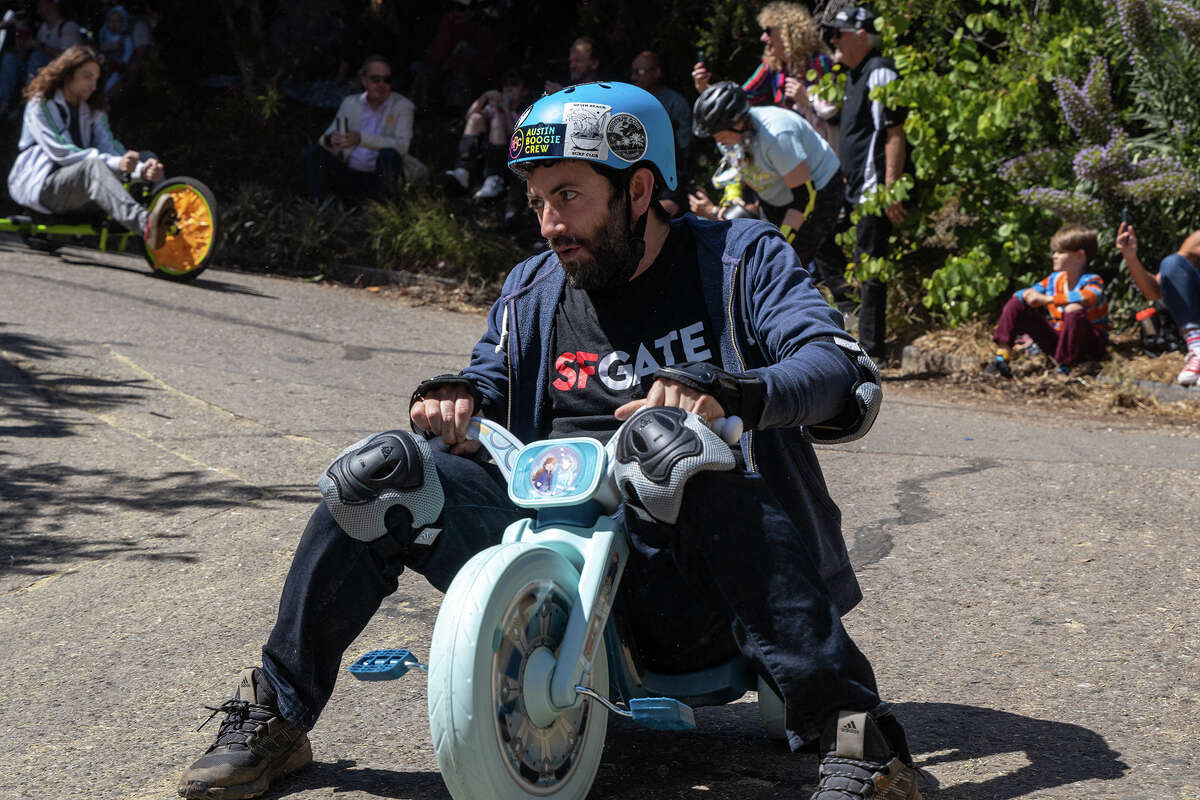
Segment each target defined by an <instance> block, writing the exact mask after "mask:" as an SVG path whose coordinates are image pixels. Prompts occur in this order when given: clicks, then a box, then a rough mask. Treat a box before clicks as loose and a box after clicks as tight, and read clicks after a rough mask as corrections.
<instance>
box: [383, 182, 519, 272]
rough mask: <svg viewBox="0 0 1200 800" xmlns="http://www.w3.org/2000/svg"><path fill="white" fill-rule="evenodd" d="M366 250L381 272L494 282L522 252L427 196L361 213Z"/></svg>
mask: <svg viewBox="0 0 1200 800" xmlns="http://www.w3.org/2000/svg"><path fill="white" fill-rule="evenodd" d="M365 216H366V226H367V230H368V231H369V234H368V238H369V248H370V252H371V253H372V255H373V256H374V261H375V262H376V263H377V264H378V265H379V266H380V267H384V268H387V269H406V270H426V271H434V272H436V273H438V274H442V275H450V276H453V277H458V278H465V277H468V276H477V277H483V278H489V279H490V278H496V277H499V276H503V275H504V274H505V273H506V272H508V270H510V269H512V267H513V266H514V265H515V264H516V263H517V262H519V261H521V260H522V259H524V258H525V257H526V256H527V255H528V253H526V252H525V251H523V250H522V249H521V248H520V247H518V246H517V245H515V244H513V243H512V242H511V241H509V240H508V239H506V238H504V237H502V236H499V235H496V234H493V233H489V232H487V231H484V230H482V229H481V228H480V227H479V226H478V225H476V224H474V223H472V222H471V221H469V220H467V219H466V218H464V217H463V216H462V215H461V214H458V213H455V212H454V211H453V210H452V209H451V208H450V206H449V204H447V203H446V201H445V200H444V199H443V198H441V197H439V196H437V195H436V194H434V193H432V192H415V193H406V194H405V195H404V196H403V197H401V198H398V199H396V200H393V201H391V202H388V203H372V204H369V205H368V206H367V207H366V209H365Z"/></svg>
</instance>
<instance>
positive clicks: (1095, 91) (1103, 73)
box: [1083, 56, 1116, 125]
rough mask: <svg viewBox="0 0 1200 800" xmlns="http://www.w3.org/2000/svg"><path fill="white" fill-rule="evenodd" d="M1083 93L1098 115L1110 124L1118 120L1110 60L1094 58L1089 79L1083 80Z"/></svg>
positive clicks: (1089, 71)
mask: <svg viewBox="0 0 1200 800" xmlns="http://www.w3.org/2000/svg"><path fill="white" fill-rule="evenodd" d="M1083 95H1084V97H1086V98H1087V101H1088V104H1089V105H1090V106H1091V107H1092V112H1093V113H1094V114H1095V115H1096V116H1097V117H1099V118H1100V119H1102V120H1103V121H1104V122H1105V123H1106V124H1108V125H1112V124H1113V123H1115V122H1116V114H1114V113H1113V102H1112V81H1110V80H1109V79H1108V62H1107V61H1105V60H1104V59H1103V58H1101V57H1100V56H1096V57H1095V58H1093V59H1092V66H1091V69H1089V70H1088V76H1087V80H1085V81H1084V82H1083Z"/></svg>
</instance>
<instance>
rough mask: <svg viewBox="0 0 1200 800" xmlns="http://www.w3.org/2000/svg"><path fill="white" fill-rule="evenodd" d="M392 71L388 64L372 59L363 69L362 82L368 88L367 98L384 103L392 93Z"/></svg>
mask: <svg viewBox="0 0 1200 800" xmlns="http://www.w3.org/2000/svg"><path fill="white" fill-rule="evenodd" d="M391 80H392V71H391V69H389V68H388V65H387V64H383V63H381V62H379V61H372V62H371V63H370V64H367V67H366V69H365V70H364V71H363V76H362V84H363V88H364V89H366V90H367V100H369V101H370V102H371V103H376V104H378V103H382V102H383V101H384V100H387V98H388V95H390V94H391V93H392V84H391Z"/></svg>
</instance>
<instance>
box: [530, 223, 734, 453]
mask: <svg viewBox="0 0 1200 800" xmlns="http://www.w3.org/2000/svg"><path fill="white" fill-rule="evenodd" d="M553 348H554V349H553V352H554V353H555V360H554V363H553V365H552V373H551V374H552V381H551V385H550V389H549V393H550V419H551V428H550V436H551V437H552V438H558V437H563V436H591V437H593V438H596V439H600V440H601V441H607V440H608V438H609V437H610V436H612V434H613V433H614V432H615V431H616V430H617V427H618V426H619V425H620V422H618V420H617V419H616V417H614V416H613V412H614V411H616V409H617V408H618V407H619V406H622V405H624V404H625V403H628V402H629V401H630V400H634V399H636V398H639V397H644V396H645V394H644V391H643V389H644V388H649V385H650V383H651V382H652V381H653V376H654V373H655V372H657V371H658V368H659V367H663V366H670V365H671V364H682V363H684V362H685V361H710V362H713V363H719V361H720V353H719V351H718V349H717V337H716V335H715V333H714V331H713V330H712V325H711V323H710V322H709V319H708V313H707V310H706V308H705V304H704V294H703V292H702V291H701V288H700V274H699V268H698V266H697V263H696V243H695V241H694V240H693V239H692V234H691V231H690V230H688V228H687V226H686V225H678V226H673V227H672V229H671V233H670V234H669V235H668V236H667V240H666V241H665V242H664V243H663V249H662V251H661V252H660V253H659V255H658V258H656V259H655V260H654V263H653V264H652V265H651V266H650V268H649V269H648V270H646V271H645V272H643V273H642V274H641V275H639V276H638V277H637V278H635V279H634V280H632V281H630V282H629V283H628V284H626V285H625V286H622V287H620V288H618V289H616V290H606V291H592V292H587V291H583V290H582V289H573V288H572V287H571V286H569V285H568V286H565V287H564V288H563V295H562V297H561V298H560V299H559V301H558V309H557V310H556V311H555V314H554V338H553Z"/></svg>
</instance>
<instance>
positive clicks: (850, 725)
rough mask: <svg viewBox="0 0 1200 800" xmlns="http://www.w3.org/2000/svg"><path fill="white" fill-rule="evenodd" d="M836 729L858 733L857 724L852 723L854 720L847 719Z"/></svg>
mask: <svg viewBox="0 0 1200 800" xmlns="http://www.w3.org/2000/svg"><path fill="white" fill-rule="evenodd" d="M838 730H839V731H841V732H842V733H858V726H857V725H855V724H854V720H852V719H849V720H846V722H845V724H844V725H842V726H841V727H840V728H838Z"/></svg>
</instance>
